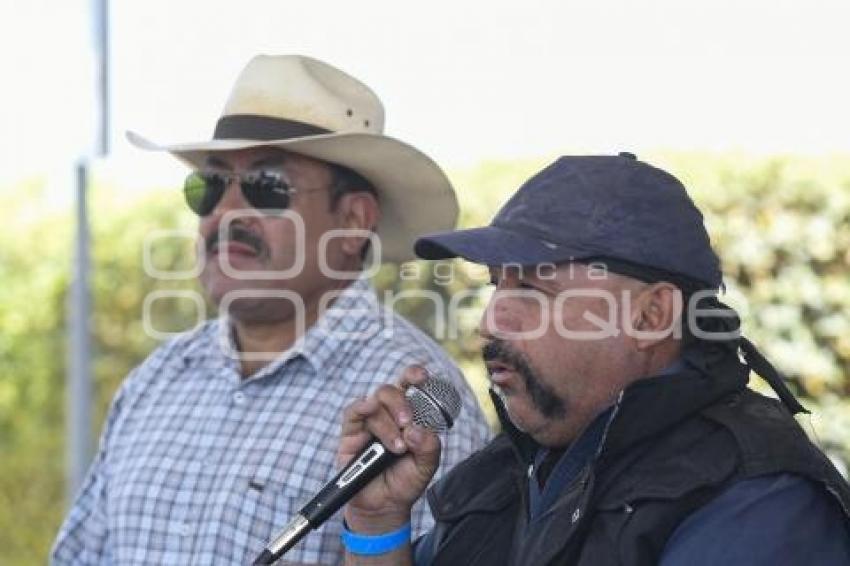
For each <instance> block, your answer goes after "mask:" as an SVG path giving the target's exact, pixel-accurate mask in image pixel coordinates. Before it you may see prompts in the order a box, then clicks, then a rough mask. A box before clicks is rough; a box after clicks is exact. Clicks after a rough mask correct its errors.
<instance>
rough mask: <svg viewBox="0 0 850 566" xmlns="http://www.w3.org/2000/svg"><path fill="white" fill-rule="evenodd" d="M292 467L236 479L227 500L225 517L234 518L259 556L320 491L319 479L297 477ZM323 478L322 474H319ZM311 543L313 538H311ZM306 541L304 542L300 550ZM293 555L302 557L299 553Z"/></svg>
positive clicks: (260, 469) (259, 469)
mask: <svg viewBox="0 0 850 566" xmlns="http://www.w3.org/2000/svg"><path fill="white" fill-rule="evenodd" d="M292 468H293V466H286V467H284V466H279V465H275V466H264V465H259V466H257V467H255V468H254V469H253V470H245V471H244V472H243V473H242V474H240V475H239V477H237V478H236V485H235V486H234V489H232V490H231V493H230V495H229V496H228V503H227V510H226V512H225V514H226V515H228V516H231V517H232V518H233V528H234V529H235V530H234V532H235V533H239V535H238V536H245V535H247V537H248V544H249V545H250V546H251V547H253V548H256V549H257V551H258V552H259V551H260V550H262V549H263V548H265V545H266V544H268V543H269V542H270V541H271V540H272V539H273V538H274V537H275V536H277V535H278V534H279V533H280V531H281V530H282V529H283V528H284V527H285V526H286V525H287V524H288V523H289V522H290V521H291V520H292V519H293V517H295V515H296V513H298V511H300V510H301V508H302V507H303V506H304V505H306V504H307V503H308V502H309V501H310V500H311V499H312V498H313V497H314V496H315V495H316V494H317V493H318V492H319V490H320V489H321V487H322V485H323V484H322V482H321V481H319V480H318V479H314V478H310V477H306V476H304V475H301V474H297V473H296V472H295V471H293V470H292ZM318 475H323V474H321V473H320V474H318ZM307 538H308V539H310V538H312V537H311V536H310V535H308V537H307ZM306 542H308V541H307V540H302V541H301V542H300V543H299V546H301V545H304V544H305V543H306ZM292 553H293V555H297V554H299V553H298V552H297V551H296V549H293V551H292Z"/></svg>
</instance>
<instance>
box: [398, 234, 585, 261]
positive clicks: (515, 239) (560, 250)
mask: <svg viewBox="0 0 850 566" xmlns="http://www.w3.org/2000/svg"><path fill="white" fill-rule="evenodd" d="M413 249H414V252H415V253H416V255H417V256H419V257H420V258H422V259H448V258H453V257H462V258H464V259H466V260H469V261H471V262H473V263H480V264H484V265H505V264H520V265H536V264H541V263H563V262H567V261H572V260H581V259H585V258H590V257H594V255H596V254H594V253H593V252H591V251H589V250H585V249H580V248H576V247H567V246H564V245H559V244H554V243H550V242H544V241H542V240H538V239H537V238H533V237H531V236H526V235H524V234H518V233H516V232H512V231H510V230H505V229H504V228H499V227H497V226H485V227H483V228H471V229H469V230H457V231H454V232H441V233H436V234H428V235H425V236H422V237H421V238H419V239H418V240H416V244H415V245H414V248H413Z"/></svg>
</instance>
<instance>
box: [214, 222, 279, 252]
mask: <svg viewBox="0 0 850 566" xmlns="http://www.w3.org/2000/svg"><path fill="white" fill-rule="evenodd" d="M223 239H224V241H226V242H239V243H240V244H245V245H246V246H248V247H250V248H251V249H252V250H254V252H255V253H256V254H257V255H258V256H264V255H267V252H268V246H267V245H266V243H265V241H263V239H262V238H260V237H259V236H258V235H256V234H254V233H253V232H251V231H250V230H248V229H247V228H246V227H244V226H242V225H240V224H237V223H235V222H233V223H231V224H230V225H228V227H227V231H226V233H225V234H224V238H223ZM221 240H222V231H221V230H216V231H214V232H213V233H212V234H210V235H209V236H207V238H206V239H205V241H204V248H205V249H206V251H207V253H211V252H212V249H213V247H215V246H217V245H219V244H220V243H221Z"/></svg>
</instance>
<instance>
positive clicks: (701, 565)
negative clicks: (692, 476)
mask: <svg viewBox="0 0 850 566" xmlns="http://www.w3.org/2000/svg"><path fill="white" fill-rule="evenodd" d="M717 564H723V565H724V566H738V565H747V566H762V565H764V566H767V565H770V566H773V565H775V564H788V565H794V564H802V565H814V564H817V565H818V566H832V565H835V566H847V565H848V564H850V532H848V527H847V521H846V517H845V516H844V514H843V512H842V511H841V508H840V506H839V504H838V502H837V500H835V498H833V497H832V496H831V495H830V494H829V493H828V492H827V491H826V490H825V489H823V488H822V487H821V486H818V485H817V484H815V483H813V482H811V481H809V480H807V479H805V478H802V477H800V476H795V475H791V474H775V475H769V476H763V477H759V478H754V479H750V480H745V481H741V482H738V483H736V484H734V485H733V486H732V487H730V488H728V489H727V490H726V491H724V492H723V493H721V494H720V495H719V496H718V497H717V498H715V499H714V500H713V501H712V502H711V503H709V504H707V505H705V506H704V507H702V508H701V509H699V510H698V511H697V512H695V513H694V514H693V515H691V516H690V517H688V518H687V519H686V520H685V521H684V522H683V523H682V524H681V525H679V527H678V528H677V529H676V531H675V532H674V533H673V535H672V536H671V537H670V540H669V541H668V542H667V546H666V548H665V549H664V553H663V554H662V557H661V562H660V566H684V565H687V566H709V565H711V566H714V565H717Z"/></svg>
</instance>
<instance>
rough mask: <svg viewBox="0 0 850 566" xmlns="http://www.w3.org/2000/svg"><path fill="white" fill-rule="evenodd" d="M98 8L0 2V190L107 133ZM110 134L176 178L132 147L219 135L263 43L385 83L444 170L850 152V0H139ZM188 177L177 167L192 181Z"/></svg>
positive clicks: (390, 99) (118, 13) (152, 168)
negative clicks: (494, 161) (95, 122)
mask: <svg viewBox="0 0 850 566" xmlns="http://www.w3.org/2000/svg"><path fill="white" fill-rule="evenodd" d="M89 8H90V0H63V1H49V0H0V21H2V22H3V24H4V25H3V28H4V31H3V34H0V69H2V70H3V89H2V95H0V96H2V104H0V124H2V127H1V128H0V155H2V164H3V166H2V168H0V181H3V180H9V179H12V178H16V177H19V176H23V175H26V174H30V173H32V172H33V171H37V170H43V169H47V168H49V167H51V166H54V165H55V164H61V163H63V162H64V161H67V160H70V159H71V158H72V157H73V156H74V155H75V154H76V153H78V152H79V148H80V147H83V146H85V144H86V143H87V140H89V139H90V138H91V133H90V132H91V131H92V129H93V128H92V125H91V123H92V117H93V116H94V113H93V112H94V111H93V98H92V90H91V85H92V84H93V80H92V78H91V77H92V72H91V68H92V67H91V66H92V62H91V56H92V50H91V49H92V47H91V46H92V42H91V32H90V28H89V26H90V14H89ZM111 10H112V13H111V38H112V42H111V50H112V52H111V59H112V77H111V86H112V110H113V114H112V142H113V151H114V158H113V159H112V161H113V162H114V163H117V164H121V165H120V166H119V168H120V170H121V171H122V173H121V175H122V177H123V178H125V179H126V180H127V182H128V183H133V182H139V183H149V182H152V180H159V179H164V178H165V176H166V175H171V174H172V169H171V168H172V167H173V164H172V162H171V161H170V160H169V159H167V158H166V157H164V156H149V155H143V154H141V152H139V151H138V150H135V149H132V148H130V147H129V146H128V144H127V142H126V141H124V138H123V131H124V130H126V129H135V130H137V131H139V132H141V133H142V134H144V135H146V136H148V137H150V138H152V139H154V140H156V141H162V142H181V141H197V140H201V139H207V138H208V137H209V136H210V134H211V132H212V128H213V125H214V123H215V120H216V118H217V117H218V114H219V112H220V110H221V108H222V106H223V104H224V101H225V99H226V98H227V95H228V92H229V89H230V87H231V85H232V82H233V80H234V79H235V77H236V75H237V73H238V72H239V70H240V69H241V67H242V66H243V65H244V64H245V63H246V62H247V60H248V59H249V58H250V57H251V56H252V55H254V54H256V53H260V52H264V53H292V52H298V53H304V54H309V55H312V56H315V57H318V58H320V59H324V60H326V61H328V62H331V63H332V64H334V65H336V66H338V67H340V68H342V69H344V70H346V71H348V72H350V73H352V74H353V75H355V76H357V77H359V78H361V79H362V80H363V81H364V82H366V83H367V84H369V85H370V86H371V87H372V88H373V89H374V90H375V91H376V92H377V93H378V95H379V96H380V97H381V98H382V100H383V101H384V104H385V106H386V110H387V132H388V133H389V134H390V135H393V136H395V137H398V138H401V139H404V140H405V141H408V142H410V143H412V144H414V145H416V146H417V147H419V148H420V149H422V150H424V151H426V152H427V153H429V154H430V155H432V156H433V157H434V158H435V159H436V160H437V161H438V162H440V163H442V164H443V165H445V166H447V167H452V166H458V165H467V164H471V163H475V162H478V161H480V160H483V159H490V158H504V157H525V156H544V155H550V154H555V153H563V152H568V151H607V152H614V151H618V150H622V149H629V150H632V151H635V152H638V153H639V152H640V151H642V150H645V149H650V148H651V149H659V148H668V149H709V150H725V149H742V150H745V151H753V152H759V153H763V152H795V153H796V152H802V153H820V152H850V110H848V101H850V73H848V70H847V69H848V60H850V57H848V56H850V34H848V33H847V26H848V24H850V3H849V2H847V1H846V0H810V1H805V2H804V1H802V0H795V1H789V0H747V1H746V2H740V1H738V0H735V1H729V0H717V1H713V2H695V1H686V0H641V1H639V2H636V1H633V0H632V1H630V0H594V1H587V0H580V1H574V0H545V1H544V0H541V1H534V0H528V1H526V2H524V3H520V2H517V1H516V0H513V1H509V2H504V1H494V0H463V1H458V0H449V1H442V0H432V1H430V2H427V3H426V2H419V3H413V2H400V1H398V0H380V1H367V0H364V1H361V2H347V1H339V2H328V1H320V0H313V1H310V2H297V3H296V2H291V1H289V2H285V1H282V0H268V1H259V0H257V1H252V0H246V1H243V2H234V1H215V0H203V1H202V0H179V1H174V0H145V1H142V0H136V1H131V0H122V1H115V0H113V1H112V3H111ZM175 174H176V173H175Z"/></svg>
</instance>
